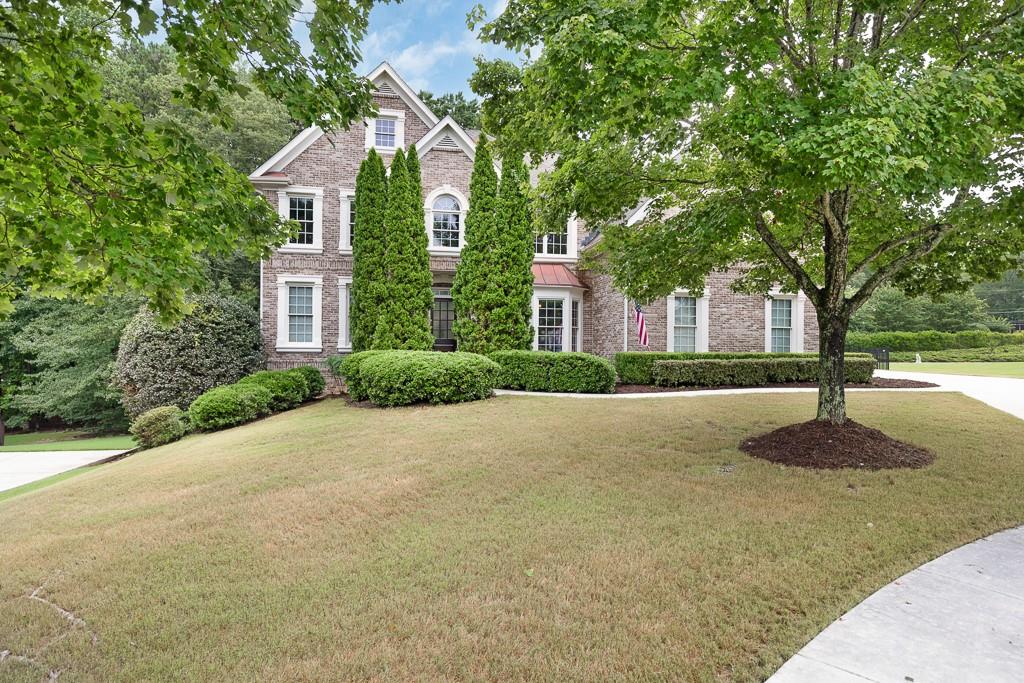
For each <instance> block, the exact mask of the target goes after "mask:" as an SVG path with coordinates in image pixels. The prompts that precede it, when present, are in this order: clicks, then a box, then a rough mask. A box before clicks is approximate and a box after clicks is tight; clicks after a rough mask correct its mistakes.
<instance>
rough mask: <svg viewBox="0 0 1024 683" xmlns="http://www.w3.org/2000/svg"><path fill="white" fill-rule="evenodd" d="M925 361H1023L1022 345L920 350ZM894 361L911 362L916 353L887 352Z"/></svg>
mask: <svg viewBox="0 0 1024 683" xmlns="http://www.w3.org/2000/svg"><path fill="white" fill-rule="evenodd" d="M920 354H921V360H922V361H923V362H925V363H965V362H971V361H984V362H1004V363H1005V362H1010V363H1013V362H1017V363H1020V362H1024V346H996V347H992V348H982V349H949V350H948V351H921V352H920ZM889 360H890V361H892V362H894V363H913V362H914V361H915V360H917V355H916V353H915V352H913V351H897V352H896V353H890V354H889Z"/></svg>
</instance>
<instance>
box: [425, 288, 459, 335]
mask: <svg viewBox="0 0 1024 683" xmlns="http://www.w3.org/2000/svg"><path fill="white" fill-rule="evenodd" d="M453 322H455V306H454V304H453V303H452V290H451V289H449V288H448V287H434V305H433V307H432V308H431V309H430V328H431V330H432V331H433V333H434V350H435V351H454V350H455V337H454V335H452V323H453Z"/></svg>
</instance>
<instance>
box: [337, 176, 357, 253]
mask: <svg viewBox="0 0 1024 683" xmlns="http://www.w3.org/2000/svg"><path fill="white" fill-rule="evenodd" d="M340 210H341V214H340V218H341V234H340V237H339V242H338V246H339V248H340V250H341V251H345V252H347V251H352V245H353V244H354V243H355V238H356V193H355V190H341V191H340Z"/></svg>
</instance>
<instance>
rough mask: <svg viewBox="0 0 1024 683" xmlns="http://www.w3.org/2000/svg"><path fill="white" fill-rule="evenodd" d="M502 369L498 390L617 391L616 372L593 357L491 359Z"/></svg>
mask: <svg viewBox="0 0 1024 683" xmlns="http://www.w3.org/2000/svg"><path fill="white" fill-rule="evenodd" d="M489 357H490V358H491V360H493V361H495V362H497V363H498V365H500V366H501V372H500V373H498V387H500V388H502V389H522V390H525V391H564V392H573V393H581V394H609V393H611V392H612V391H614V390H615V368H614V366H612V364H611V363H610V362H609V361H607V360H605V359H604V358H601V357H600V356H595V355H592V354H589V353H556V352H552V351H496V352H494V353H491V354H490V355H489Z"/></svg>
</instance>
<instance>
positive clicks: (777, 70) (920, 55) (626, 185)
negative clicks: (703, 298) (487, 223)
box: [472, 0, 1024, 423]
mask: <svg viewBox="0 0 1024 683" xmlns="http://www.w3.org/2000/svg"><path fill="white" fill-rule="evenodd" d="M1022 8H1024V5H1021V3H1020V2H1011V3H1001V2H999V3H996V2H991V1H989V0H938V1H936V2H929V3H923V2H919V1H918V0H887V1H885V2H874V3H868V4H864V3H859V2H848V1H847V0H819V1H817V2H806V3H805V2H799V3H798V2H792V1H790V0H771V1H769V2H763V3H750V2H746V1H745V0H744V1H740V0H722V1H719V0H669V1H667V2H666V1H658V2H653V1H643V2H639V3H638V2H632V1H627V0H570V1H569V2H564V3H563V2H560V3H549V2H546V1H544V0H511V1H510V2H509V4H508V7H507V9H506V10H505V11H504V13H502V14H501V15H500V16H499V17H498V18H496V19H494V20H493V21H490V22H489V23H484V24H483V26H482V29H481V32H482V36H483V37H484V38H485V39H488V40H491V41H494V42H498V43H503V44H505V45H506V46H507V47H510V48H512V49H517V50H523V49H533V50H536V51H537V52H539V54H538V55H537V56H536V58H535V59H534V60H533V61H530V62H528V63H526V64H525V65H524V66H516V65H513V64H510V63H508V62H502V61H491V62H488V61H483V60H481V61H479V62H478V68H477V71H476V73H475V74H474V76H473V80H472V85H473V88H474V90H475V91H476V92H477V93H478V94H480V95H482V96H484V98H485V99H484V104H483V118H484V127H485V128H486V129H488V130H491V131H493V132H495V133H496V134H497V135H498V139H499V143H500V144H501V145H502V146H504V147H513V148H519V149H525V150H527V151H528V152H530V153H531V156H535V158H537V157H539V155H544V154H548V155H555V156H556V157H557V162H556V164H555V169H554V170H553V172H551V173H550V174H548V175H547V176H546V177H544V178H542V179H541V182H540V183H539V185H538V187H537V190H536V193H537V195H538V197H540V198H541V199H542V201H540V202H537V203H536V206H538V208H539V210H540V212H541V219H542V220H543V222H544V223H546V224H547V225H549V226H551V227H552V228H553V227H554V226H561V225H564V224H565V220H566V218H567V217H568V216H569V215H571V214H572V213H576V214H578V215H579V216H580V217H581V218H583V219H584V220H585V221H587V222H588V223H589V224H591V225H596V226H600V227H601V228H602V231H603V236H604V238H603V240H602V242H603V246H602V248H603V249H604V250H605V253H607V254H608V267H609V270H610V272H611V273H612V275H613V276H614V279H615V282H616V284H617V285H618V286H619V287H621V288H623V289H624V290H625V291H626V292H627V293H628V294H629V296H631V297H634V298H637V299H639V300H641V301H643V300H650V299H652V298H654V297H658V296H663V295H666V294H668V293H669V292H671V291H673V290H674V289H675V288H677V287H687V288H689V289H690V290H691V291H694V292H699V291H702V290H703V287H704V279H705V277H706V276H707V274H708V273H709V272H711V271H713V270H718V269H724V268H727V267H729V266H731V265H734V264H739V263H742V264H745V266H744V270H745V274H744V275H743V277H741V278H740V279H739V280H738V282H737V287H738V288H739V289H740V290H742V291H748V292H760V293H768V292H769V291H770V290H771V288H772V286H773V285H774V284H776V283H779V284H781V287H782V289H783V290H785V291H790V292H792V291H796V290H797V289H800V290H803V292H805V293H806V295H807V297H808V299H809V300H810V301H811V303H813V304H814V306H815V308H816V310H817V316H818V323H819V328H820V330H821V339H822V345H821V350H822V354H821V357H822V383H821V391H820V392H819V410H818V416H819V419H826V420H828V421H831V422H837V423H838V422H842V421H843V420H845V401H844V396H843V390H842V384H843V374H842V347H843V341H844V339H845V334H846V329H847V326H848V323H849V319H850V316H851V315H852V314H853V313H854V312H855V311H856V310H857V309H858V308H859V307H860V306H862V305H863V304H864V303H865V302H866V301H867V300H868V298H869V297H870V296H871V294H872V293H873V292H874V291H875V290H876V289H877V288H878V287H880V286H881V285H883V284H885V283H893V284H895V285H896V286H898V287H900V288H901V289H903V290H904V291H906V292H908V293H923V292H928V293H937V292H943V291H958V290H963V289H965V288H966V287H968V286H969V285H970V283H971V282H972V281H974V280H977V279H979V278H991V277H997V276H998V275H999V274H1000V273H1002V272H1003V271H1004V270H1006V269H1007V268H1008V267H1009V266H1010V264H1011V263H1012V262H1013V261H1014V260H1015V258H1016V255H1017V254H1019V253H1021V251H1022V250H1024V227H1022V226H1024V202H1022V198H1024V186H1022V185H1021V183H1020V182H1019V179H1020V170H1021V166H1022V164H1024V145H1022V144H1021V132H1022V113H1024V61H1022V59H1021V55H1022V52H1024V19H1022V16H1021V14H1022ZM474 19H475V20H476V21H482V17H481V16H480V14H479V13H478V14H477V15H476V16H475V17H474ZM641 203H646V210H645V212H642V213H641V214H640V215H639V216H638V218H639V220H637V221H635V222H634V221H631V223H634V224H631V225H628V226H627V225H625V224H624V222H623V220H622V218H623V216H624V215H625V213H626V212H627V211H628V210H629V209H631V208H632V207H635V206H637V205H639V204H641ZM859 275H866V276H865V277H864V278H863V281H862V283H861V284H860V286H859V287H857V288H856V289H853V290H852V291H848V284H849V283H850V281H851V280H852V279H854V278H855V276H859Z"/></svg>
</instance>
